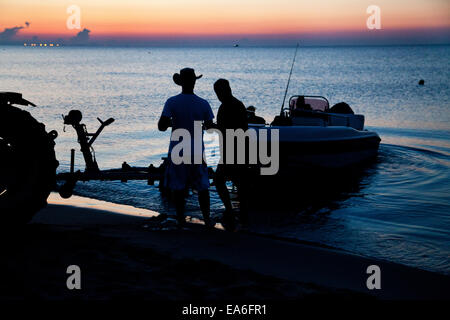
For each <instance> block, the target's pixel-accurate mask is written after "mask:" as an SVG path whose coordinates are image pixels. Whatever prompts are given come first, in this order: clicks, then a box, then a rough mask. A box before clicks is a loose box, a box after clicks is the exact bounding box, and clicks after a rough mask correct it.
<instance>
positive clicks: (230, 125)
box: [217, 97, 248, 163]
mask: <svg viewBox="0 0 450 320" xmlns="http://www.w3.org/2000/svg"><path fill="white" fill-rule="evenodd" d="M217 127H218V129H219V130H220V131H221V132H222V135H223V142H222V146H221V151H222V154H221V157H222V161H223V163H225V159H226V145H227V142H226V129H234V130H236V129H242V130H244V131H246V130H247V129H248V123H247V109H245V106H244V104H243V103H242V102H241V101H239V100H238V99H236V98H235V97H232V98H231V99H230V101H225V102H224V103H222V104H221V105H220V107H219V111H218V112H217ZM234 156H235V163H236V159H237V146H236V145H235V146H234Z"/></svg>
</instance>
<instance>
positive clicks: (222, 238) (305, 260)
mask: <svg viewBox="0 0 450 320" xmlns="http://www.w3.org/2000/svg"><path fill="white" fill-rule="evenodd" d="M156 215H157V213H155V212H152V211H149V210H144V209H136V208H133V207H130V206H123V205H115V204H110V203H106V202H102V201H97V200H92V199H86V198H81V197H74V198H72V199H69V200H62V199H58V198H57V197H56V196H54V195H53V196H52V197H51V199H50V204H49V206H48V207H47V208H46V209H44V210H42V211H41V212H39V213H38V214H37V215H36V216H35V218H34V219H33V221H32V222H31V223H30V224H28V225H27V226H26V227H25V228H23V229H22V230H20V231H16V232H14V233H13V235H11V236H9V239H8V240H9V241H3V246H4V247H5V248H4V250H3V252H5V254H6V256H7V257H8V258H7V259H6V260H7V262H6V264H4V265H2V268H5V270H4V272H6V273H3V274H8V275H9V276H8V277H6V280H5V281H4V282H3V284H2V286H5V289H6V290H2V291H1V292H2V293H1V296H2V297H1V299H8V300H9V299H12V300H16V299H23V298H33V299H35V298H38V299H52V300H53V299H55V300H59V299H76V300H78V299H81V300H105V299H148V300H161V301H165V300H171V301H186V300H188V299H189V300H200V301H205V300H206V301H221V300H228V301H229V300H239V301H248V300H249V299H251V300H267V301H274V300H277V301H280V300H283V301H285V300H290V301H294V300H297V299H316V300H322V299H358V300H359V299H363V300H365V299H369V300H370V299H374V298H380V299H449V288H450V280H449V277H448V276H444V275H440V274H436V273H431V272H427V271H422V270H418V269H414V268H410V267H406V266H402V265H398V264H393V263H389V262H385V261H379V260H374V259H370V258H367V257H361V256H356V255H352V254H349V253H346V252H343V251H339V250H334V249H332V248H325V247H320V246H317V245H314V244H309V243H302V242H298V241H297V242H294V241H288V240H284V239H274V238H270V237H266V236H261V235H256V234H250V233H244V232H233V233H231V232H226V231H223V230H219V229H216V230H206V229H205V228H204V227H203V226H202V225H200V224H195V223H189V224H188V228H187V230H173V229H170V230H157V228H156V229H155V228H154V226H155V222H154V221H155V220H157V218H154V217H155V216H156ZM152 217H153V218H152ZM373 264H376V265H378V266H379V267H380V268H381V286H382V288H381V290H368V289H367V287H366V279H367V277H368V276H369V275H368V274H366V269H367V267H368V266H369V265H373ZM69 265H78V266H79V267H80V268H81V279H82V282H81V283H82V289H81V290H68V289H67V287H66V279H67V277H68V275H67V274H66V269H67V267H68V266H69Z"/></svg>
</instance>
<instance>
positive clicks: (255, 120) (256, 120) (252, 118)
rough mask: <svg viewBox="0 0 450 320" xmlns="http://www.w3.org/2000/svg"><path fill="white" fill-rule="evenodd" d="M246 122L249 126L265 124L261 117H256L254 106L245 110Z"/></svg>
mask: <svg viewBox="0 0 450 320" xmlns="http://www.w3.org/2000/svg"><path fill="white" fill-rule="evenodd" d="M247 121H248V123H251V124H266V120H264V118H263V117H260V116H257V115H256V108H255V107H254V106H249V107H248V108H247Z"/></svg>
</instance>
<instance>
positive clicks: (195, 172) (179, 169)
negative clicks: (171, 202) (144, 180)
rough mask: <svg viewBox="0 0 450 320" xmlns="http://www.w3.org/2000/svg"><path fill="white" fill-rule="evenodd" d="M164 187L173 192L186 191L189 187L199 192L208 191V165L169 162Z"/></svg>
mask: <svg viewBox="0 0 450 320" xmlns="http://www.w3.org/2000/svg"><path fill="white" fill-rule="evenodd" d="M164 186H165V187H167V188H169V189H171V190H184V189H186V188H188V187H192V188H194V189H195V190H197V191H203V190H208V189H209V174H208V167H207V166H206V164H184V163H182V164H174V163H173V162H172V161H170V160H169V164H168V166H167V168H166V172H165V177H164Z"/></svg>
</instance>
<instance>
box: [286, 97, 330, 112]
mask: <svg viewBox="0 0 450 320" xmlns="http://www.w3.org/2000/svg"><path fill="white" fill-rule="evenodd" d="M303 98H304V105H308V106H309V107H311V110H313V111H323V112H325V111H327V110H328V109H329V107H330V105H329V103H328V100H327V99H326V98H324V97H320V96H293V97H291V98H290V99H289V109H290V110H291V111H292V110H295V109H296V108H297V100H298V99H301V100H303ZM302 104H303V101H302Z"/></svg>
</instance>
